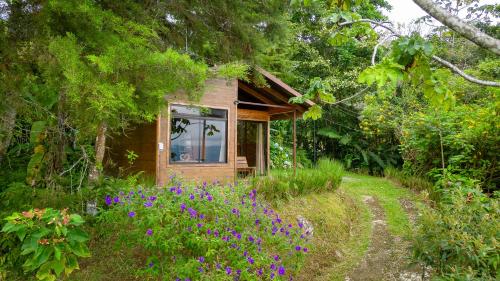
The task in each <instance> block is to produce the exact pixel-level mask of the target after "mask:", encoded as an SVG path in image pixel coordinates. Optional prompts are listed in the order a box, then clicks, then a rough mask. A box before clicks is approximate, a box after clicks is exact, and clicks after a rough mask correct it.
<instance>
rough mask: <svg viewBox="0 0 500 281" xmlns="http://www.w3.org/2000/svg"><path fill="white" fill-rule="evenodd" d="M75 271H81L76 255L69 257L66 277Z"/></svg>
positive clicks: (65, 270)
mask: <svg viewBox="0 0 500 281" xmlns="http://www.w3.org/2000/svg"><path fill="white" fill-rule="evenodd" d="M75 269H80V267H79V266H78V260H77V259H76V257H75V256H74V255H69V256H68V260H67V263H66V268H65V269H64V272H65V273H66V275H69V274H71V272H73V270H75Z"/></svg>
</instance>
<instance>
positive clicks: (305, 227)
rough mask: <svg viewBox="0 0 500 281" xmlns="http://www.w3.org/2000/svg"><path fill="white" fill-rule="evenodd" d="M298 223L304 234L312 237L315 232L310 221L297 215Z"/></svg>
mask: <svg viewBox="0 0 500 281" xmlns="http://www.w3.org/2000/svg"><path fill="white" fill-rule="evenodd" d="M297 224H298V225H299V227H300V228H301V229H302V234H303V235H304V236H305V237H312V236H313V234H314V227H313V225H312V223H311V222H310V221H308V220H307V219H305V218H304V217H303V216H300V215H299V216H297Z"/></svg>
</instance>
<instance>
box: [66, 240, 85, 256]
mask: <svg viewBox="0 0 500 281" xmlns="http://www.w3.org/2000/svg"><path fill="white" fill-rule="evenodd" d="M68 246H69V248H70V250H71V252H72V253H73V254H75V255H76V256H78V257H83V258H88V257H90V251H89V249H88V248H87V246H86V245H85V244H83V243H75V242H70V243H69V244H68Z"/></svg>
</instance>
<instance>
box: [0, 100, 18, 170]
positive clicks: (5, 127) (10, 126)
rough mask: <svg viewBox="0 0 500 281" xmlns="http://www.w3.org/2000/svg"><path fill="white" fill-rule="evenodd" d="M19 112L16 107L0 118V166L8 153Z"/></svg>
mask: <svg viewBox="0 0 500 281" xmlns="http://www.w3.org/2000/svg"><path fill="white" fill-rule="evenodd" d="M16 116H17V111H16V109H15V108H14V107H9V108H7V110H6V112H5V114H4V116H3V117H1V118H0V164H2V160H3V157H4V156H5V153H7V149H8V148H9V146H10V140H11V139H12V131H13V130H14V125H15V124H16Z"/></svg>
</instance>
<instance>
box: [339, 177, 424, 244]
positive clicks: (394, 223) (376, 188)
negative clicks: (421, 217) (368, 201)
mask: <svg viewBox="0 0 500 281" xmlns="http://www.w3.org/2000/svg"><path fill="white" fill-rule="evenodd" d="M341 188H342V190H343V191H345V192H346V193H347V194H349V195H351V196H354V197H355V198H357V199H361V198H362V197H363V196H366V195H368V196H373V197H376V198H377V199H378V202H379V203H380V205H381V206H382V208H383V209H384V211H385V216H386V220H387V224H388V229H389V231H390V233H391V234H392V235H396V236H405V235H406V234H408V231H409V229H410V222H409V220H408V215H407V214H406V212H405V210H404V209H403V207H402V206H401V204H400V200H401V199H410V200H415V199H416V198H415V195H414V194H413V193H412V192H411V191H410V190H408V189H405V188H400V187H397V186H396V185H395V184H394V183H392V182H391V181H389V180H387V179H385V178H377V177H371V176H365V175H356V174H348V175H347V176H346V177H345V178H344V181H343V184H342V187H341Z"/></svg>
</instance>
